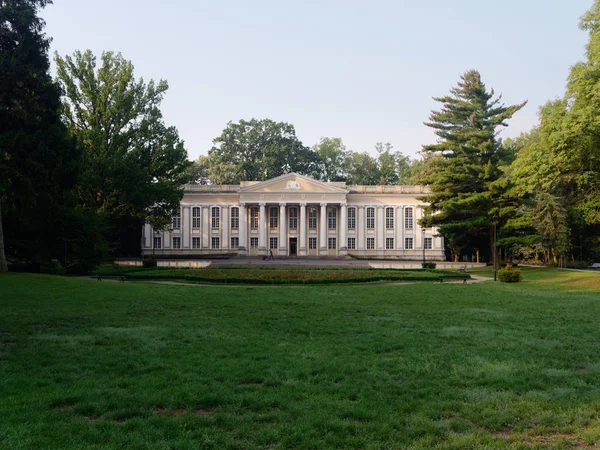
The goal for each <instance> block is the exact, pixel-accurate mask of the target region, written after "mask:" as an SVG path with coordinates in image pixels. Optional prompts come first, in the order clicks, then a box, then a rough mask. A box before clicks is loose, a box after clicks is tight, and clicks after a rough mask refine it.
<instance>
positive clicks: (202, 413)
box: [194, 408, 213, 417]
mask: <svg viewBox="0 0 600 450" xmlns="http://www.w3.org/2000/svg"><path fill="white" fill-rule="evenodd" d="M194 412H195V414H196V415H197V416H204V417H206V416H212V415H213V411H212V410H210V409H205V408H200V409H197V410H196V411H194Z"/></svg>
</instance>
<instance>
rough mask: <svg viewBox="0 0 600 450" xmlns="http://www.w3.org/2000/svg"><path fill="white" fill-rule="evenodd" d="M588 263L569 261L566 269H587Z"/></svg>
mask: <svg viewBox="0 0 600 450" xmlns="http://www.w3.org/2000/svg"><path fill="white" fill-rule="evenodd" d="M590 265H591V264H590V263H589V262H587V261H569V262H567V267H568V268H569V269H588V268H589V267H590Z"/></svg>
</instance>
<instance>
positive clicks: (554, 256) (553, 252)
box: [552, 247, 558, 266]
mask: <svg viewBox="0 0 600 450" xmlns="http://www.w3.org/2000/svg"><path fill="white" fill-rule="evenodd" d="M552 261H554V265H555V266H557V265H558V260H557V259H556V249H555V248H554V247H552Z"/></svg>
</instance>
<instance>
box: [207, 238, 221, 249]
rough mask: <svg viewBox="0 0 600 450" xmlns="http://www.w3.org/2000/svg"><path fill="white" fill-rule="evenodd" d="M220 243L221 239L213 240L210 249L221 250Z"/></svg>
mask: <svg viewBox="0 0 600 450" xmlns="http://www.w3.org/2000/svg"><path fill="white" fill-rule="evenodd" d="M220 244H221V243H220V242H219V238H218V237H213V238H212V239H211V245H210V248H219V247H220Z"/></svg>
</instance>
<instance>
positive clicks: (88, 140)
mask: <svg viewBox="0 0 600 450" xmlns="http://www.w3.org/2000/svg"><path fill="white" fill-rule="evenodd" d="M55 60H56V63H57V67H58V80H59V81H60V83H61V85H62V87H63V89H64V91H65V93H66V96H65V99H64V103H65V105H64V117H65V120H66V121H67V124H68V126H69V129H70V131H71V133H72V134H73V136H74V137H75V138H76V139H77V141H78V143H79V145H80V146H81V148H83V149H84V162H85V164H84V172H83V174H82V179H81V181H80V183H79V189H78V195H79V199H80V201H81V202H82V203H83V204H84V205H87V206H89V207H91V208H93V209H94V210H95V211H96V212H97V213H98V214H100V215H101V216H103V217H105V218H107V220H108V222H109V224H110V225H111V228H112V233H111V236H109V239H110V241H111V242H112V243H113V245H117V244H118V241H119V236H121V237H123V236H128V235H130V236H132V237H130V238H127V239H125V241H128V242H132V241H133V242H132V244H131V248H129V249H128V250H124V249H123V246H124V244H125V243H126V242H123V241H122V242H121V243H120V244H121V245H120V246H121V249H122V251H126V252H127V253H129V252H135V251H136V250H138V247H139V245H138V243H139V239H137V238H136V237H135V236H136V233H137V232H139V230H140V229H141V223H142V222H144V221H147V222H151V223H153V224H155V225H156V226H157V227H160V226H164V225H167V224H168V223H169V222H170V220H171V216H172V213H173V211H174V210H175V209H176V208H177V207H178V205H179V201H180V200H181V197H182V195H183V193H182V190H181V185H182V184H184V183H185V182H186V181H187V180H188V178H189V174H188V172H187V171H188V166H189V162H188V161H187V152H186V150H185V148H184V145H183V142H182V141H181V139H179V136H178V133H177V130H176V129H175V128H174V127H167V126H166V125H165V124H164V121H163V118H162V114H161V111H160V104H161V101H162V98H163V95H164V94H165V92H166V91H167V88H168V85H167V83H166V81H162V80H161V81H159V82H158V83H155V82H154V81H153V80H150V82H148V83H145V82H144V81H143V79H140V80H136V79H135V77H134V73H133V71H134V68H133V64H132V63H131V62H130V61H128V60H126V59H124V58H123V57H122V56H121V55H120V54H114V53H112V52H105V53H103V54H102V57H101V64H100V66H99V67H97V59H96V57H95V56H94V55H93V54H92V52H91V51H89V50H88V51H86V52H80V51H77V52H75V53H74V55H73V56H72V57H71V56H66V57H65V58H62V57H61V56H59V55H58V54H57V55H56V57H55ZM130 233H131V234H130Z"/></svg>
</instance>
